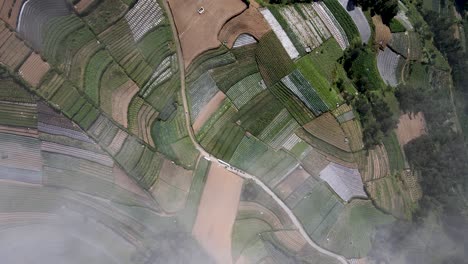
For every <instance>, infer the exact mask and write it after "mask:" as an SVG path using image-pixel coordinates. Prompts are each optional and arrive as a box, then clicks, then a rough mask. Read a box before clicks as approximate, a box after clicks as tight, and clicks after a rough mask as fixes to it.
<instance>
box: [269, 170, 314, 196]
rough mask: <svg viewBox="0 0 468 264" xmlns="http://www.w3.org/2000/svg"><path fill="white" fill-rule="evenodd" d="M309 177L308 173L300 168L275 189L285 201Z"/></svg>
mask: <svg viewBox="0 0 468 264" xmlns="http://www.w3.org/2000/svg"><path fill="white" fill-rule="evenodd" d="M309 177H310V174H309V173H307V171H305V170H304V169H303V168H301V167H298V168H296V169H295V170H294V171H293V172H291V173H290V174H289V175H288V176H287V177H286V179H284V180H283V181H282V182H281V183H280V184H278V186H276V188H275V189H276V190H277V192H278V195H279V197H280V198H282V199H285V198H286V197H288V196H289V195H290V194H291V193H292V192H293V191H294V190H296V188H297V187H299V186H300V185H301V184H302V183H303V182H304V181H305V180H307V178H309Z"/></svg>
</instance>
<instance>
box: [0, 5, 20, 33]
mask: <svg viewBox="0 0 468 264" xmlns="http://www.w3.org/2000/svg"><path fill="white" fill-rule="evenodd" d="M22 4H23V1H18V0H16V1H15V0H0V18H1V19H2V20H3V21H5V22H6V23H7V24H8V25H10V26H11V27H12V28H14V29H16V21H18V15H19V13H20V11H21V6H22Z"/></svg>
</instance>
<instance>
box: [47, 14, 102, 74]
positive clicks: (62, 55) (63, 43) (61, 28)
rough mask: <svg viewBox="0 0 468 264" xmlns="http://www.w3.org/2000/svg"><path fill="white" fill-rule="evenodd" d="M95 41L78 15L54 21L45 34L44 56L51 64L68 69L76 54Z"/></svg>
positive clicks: (49, 24)
mask: <svg viewBox="0 0 468 264" xmlns="http://www.w3.org/2000/svg"><path fill="white" fill-rule="evenodd" d="M92 39H94V35H93V33H92V32H91V31H90V30H89V29H88V28H87V27H86V26H85V24H84V23H83V22H82V21H81V19H79V18H78V17H77V16H76V15H69V16H65V17H58V18H54V19H52V20H51V21H50V22H49V23H48V26H47V29H46V30H45V32H44V50H43V53H42V54H43V55H44V57H46V58H47V59H48V61H49V62H50V63H51V64H56V65H57V66H61V68H64V67H67V66H66V64H69V63H71V60H72V58H73V56H74V55H75V54H76V52H77V51H78V50H79V49H80V48H81V47H82V46H84V45H85V44H86V43H88V42H89V41H91V40H92Z"/></svg>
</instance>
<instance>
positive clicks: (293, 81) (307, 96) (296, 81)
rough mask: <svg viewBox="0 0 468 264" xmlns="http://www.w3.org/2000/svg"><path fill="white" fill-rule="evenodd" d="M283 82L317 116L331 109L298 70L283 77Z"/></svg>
mask: <svg viewBox="0 0 468 264" xmlns="http://www.w3.org/2000/svg"><path fill="white" fill-rule="evenodd" d="M281 82H282V83H283V84H284V85H285V86H286V87H288V89H289V90H291V92H293V93H294V94H295V95H296V96H297V97H298V98H299V99H300V100H301V101H302V102H303V103H304V104H305V105H306V106H307V107H308V108H309V109H310V110H311V111H312V112H314V114H315V115H316V116H318V115H320V114H322V113H324V112H327V111H328V110H329V108H328V106H327V105H326V104H325V102H324V101H323V100H322V99H321V98H320V97H319V95H318V94H317V92H316V91H315V89H314V88H313V87H312V86H311V85H310V83H309V82H308V81H307V80H306V79H305V78H304V76H303V75H302V74H301V72H299V71H298V70H295V71H293V72H292V73H291V74H289V75H288V76H286V77H284V78H283V79H281Z"/></svg>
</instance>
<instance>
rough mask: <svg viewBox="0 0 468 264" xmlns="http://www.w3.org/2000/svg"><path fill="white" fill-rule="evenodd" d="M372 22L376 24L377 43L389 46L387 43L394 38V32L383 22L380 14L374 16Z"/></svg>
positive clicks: (383, 46) (381, 45) (382, 46)
mask: <svg viewBox="0 0 468 264" xmlns="http://www.w3.org/2000/svg"><path fill="white" fill-rule="evenodd" d="M372 22H373V23H374V26H375V43H377V44H379V46H380V47H381V48H382V49H384V48H385V47H387V43H388V42H390V40H391V39H392V32H391V31H390V28H388V27H387V25H385V24H384V23H383V22H382V18H381V17H380V16H373V17H372Z"/></svg>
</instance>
